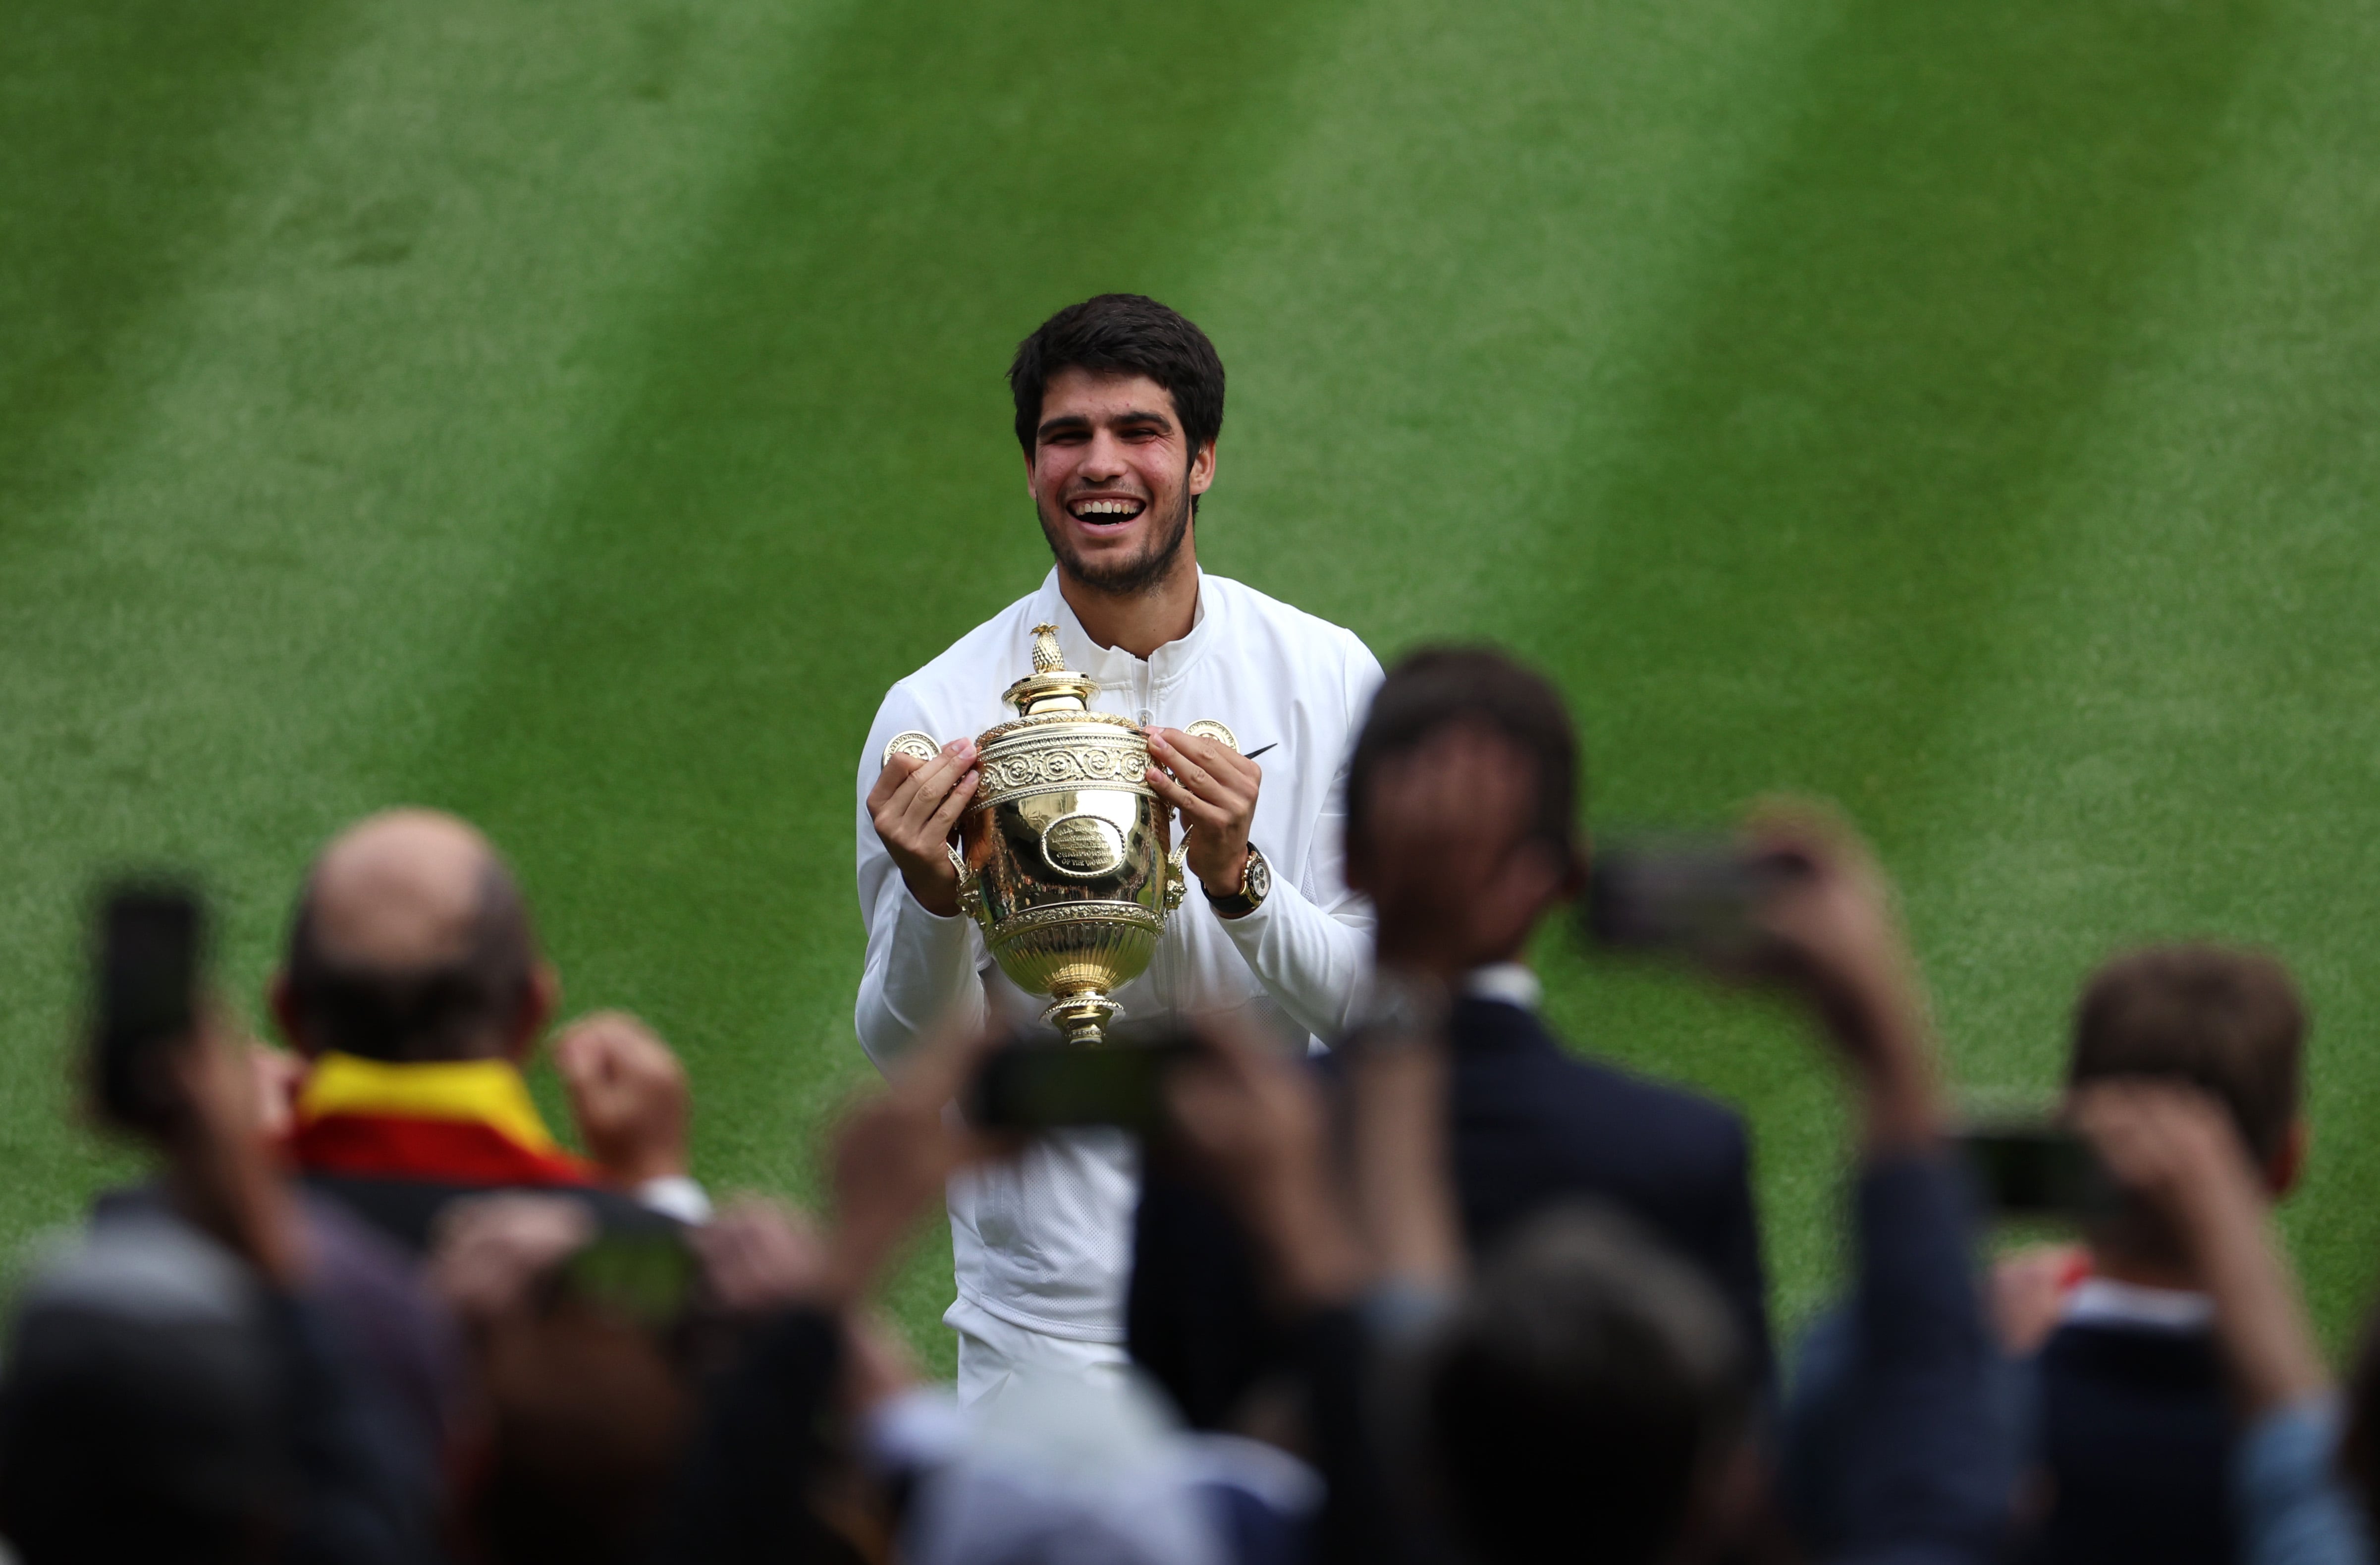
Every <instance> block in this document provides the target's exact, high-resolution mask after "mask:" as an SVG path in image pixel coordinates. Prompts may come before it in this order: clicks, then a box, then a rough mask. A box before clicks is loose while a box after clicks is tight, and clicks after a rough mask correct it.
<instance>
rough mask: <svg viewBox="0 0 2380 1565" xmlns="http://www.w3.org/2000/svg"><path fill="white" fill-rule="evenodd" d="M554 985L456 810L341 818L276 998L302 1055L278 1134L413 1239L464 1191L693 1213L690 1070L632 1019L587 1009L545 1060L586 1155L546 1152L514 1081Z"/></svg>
mask: <svg viewBox="0 0 2380 1565" xmlns="http://www.w3.org/2000/svg"><path fill="white" fill-rule="evenodd" d="M556 993H557V984H556V982H555V979H554V976H553V970H552V969H551V968H549V967H547V966H546V965H545V964H544V962H543V961H542V960H540V958H539V956H538V952H537V943H536V937H535V935H533V933H532V932H531V930H530V927H529V920H528V910H527V908H526V907H525V906H524V904H523V902H522V900H521V896H520V891H519V888H518V886H516V885H515V883H514V881H513V877H512V875H511V873H510V872H509V871H507V870H506V869H505V867H504V863H503V862H502V861H501V860H499V859H498V858H497V857H496V855H495V853H494V851H493V850H492V849H491V848H490V847H489V846H488V844H487V842H486V840H485V839H484V838H481V837H480V835H479V833H477V832H475V831H473V830H472V829H471V828H470V827H469V826H468V825H464V824H463V823H462V822H460V821H458V820H455V819H454V818H453V817H451V816H448V815H442V814H438V813H433V812H430V811H423V810H400V811H393V812H390V813H386V814H382V815H376V816H373V817H372V818H370V819H369V820H367V821H364V822H363V823H361V824H360V825H357V826H355V827H353V828H351V829H350V830H348V831H347V832H346V833H345V834H344V835H342V836H341V837H339V838H337V839H336V840H334V842H332V844H331V845H330V846H329V847H328V848H327V849H325V850H323V852H322V857H321V858H320V859H319V860H318V861H316V862H315V864H314V867H313V869H312V871H311V873H310V874H309V875H308V877H307V883H306V888H305V892H304V895H303V896H302V897H301V898H300V899H299V901H298V905H297V913H296V916H295V918H294V919H293V920H292V923H291V926H290V934H289V952H288V959H287V962H286V965H285V968H284V970H283V971H282V972H280V973H279V974H277V975H276V976H275V978H274V980H273V991H272V1001H273V1013H274V1015H275V1017H276V1018H277V1019H278V1021H280V1024H281V1028H282V1031H283V1033H285V1035H286V1036H287V1037H288V1039H289V1041H290V1043H291V1044H292V1045H294V1046H295V1047H296V1048H297V1052H298V1053H299V1054H300V1055H302V1056H304V1057H306V1058H307V1059H308V1060H309V1061H310V1069H309V1070H307V1071H306V1073H305V1075H304V1077H303V1080H302V1084H301V1085H299V1086H298V1088H297V1098H296V1101H295V1104H294V1106H293V1107H292V1110H291V1128H290V1138H289V1144H290V1146H291V1148H292V1150H293V1151H294V1153H295V1155H296V1156H297V1161H298V1164H299V1166H300V1168H302V1169H303V1170H304V1172H305V1174H306V1177H307V1180H308V1181H309V1182H310V1184H311V1185H312V1186H313V1187H314V1188H316V1189H318V1190H321V1191H323V1192H327V1193H329V1194H331V1195H333V1196H335V1197H336V1198H337V1199H339V1200H340V1201H342V1202H345V1203H346V1204H348V1205H350V1206H351V1207H353V1208H354V1209H355V1210H356V1211H358V1213H360V1214H361V1215H362V1216H364V1217H367V1218H368V1219H370V1221H372V1222H373V1223H375V1224H377V1225H379V1226H380V1227H381V1228H382V1229H385V1230H386V1231H387V1232H389V1233H390V1234H392V1235H394V1236H395V1237H396V1238H397V1239H398V1240H400V1241H403V1242H404V1243H406V1244H407V1245H408V1246H410V1247H411V1248H413V1249H415V1250H417V1251H419V1250H420V1249H421V1248H422V1247H423V1246H424V1245H426V1244H427V1242H428V1241H429V1236H430V1232H431V1226H432V1224H433V1223H434V1221H435V1220H436V1217H437V1216H438V1214H439V1212H440V1211H441V1210H442V1209H443V1207H444V1206H445V1204H447V1203H448V1202H449V1201H451V1200H452V1199H453V1198H454V1197H455V1196H456V1195H457V1194H460V1193H466V1192H478V1191H487V1190H500V1189H515V1188H530V1189H537V1188H544V1189H552V1190H557V1191H561V1192H567V1194H568V1196H569V1198H570V1199H572V1200H574V1201H577V1202H579V1203H581V1204H584V1205H586V1206H587V1207H588V1208H589V1211H590V1212H591V1213H592V1214H593V1215H594V1216H595V1217H596V1218H597V1219H598V1221H599V1222H600V1223H601V1225H602V1226H604V1227H606V1228H610V1229H652V1228H654V1227H656V1226H660V1225H662V1223H663V1222H664V1220H665V1219H663V1218H662V1217H657V1216H656V1215H655V1214H656V1213H657V1212H661V1213H667V1214H668V1215H669V1216H671V1217H678V1218H691V1219H697V1220H698V1219H699V1218H700V1217H703V1216H705V1215H707V1212H708V1203H707V1202H706V1201H704V1199H703V1197H702V1193H701V1192H700V1190H699V1188H698V1187H696V1186H694V1184H693V1183H692V1181H691V1180H689V1179H688V1178H687V1177H686V1118H687V1103H688V1097H687V1092H686V1077H685V1072H684V1071H683V1070H681V1069H680V1068H679V1066H678V1063H677V1061H676V1059H675V1058H674V1057H673V1056H672V1055H671V1054H670V1052H669V1050H668V1048H667V1047H666V1046H665V1045H662V1043H661V1041H660V1040H659V1039H657V1038H655V1037H653V1036H652V1035H651V1034H650V1033H649V1032H647V1031H646V1030H645V1029H644V1028H643V1027H642V1026H641V1025H639V1024H638V1023H637V1022H636V1021H634V1019H632V1018H628V1017H625V1016H620V1015H616V1014H606V1015H601V1016H596V1017H591V1018H589V1019H588V1020H587V1021H582V1022H580V1023H578V1024H577V1026H576V1027H574V1028H572V1029H570V1030H569V1031H567V1032H566V1033H565V1034H564V1035H563V1036H562V1038H560V1039H559V1040H558V1041H557V1042H556V1043H555V1045H554V1051H553V1052H554V1062H555V1065H556V1067H557V1068H558V1069H559V1070H561V1072H562V1075H563V1080H564V1082H565V1086H566V1087H567V1089H568V1091H569V1093H570V1097H571V1105H572V1108H573V1111H574V1113H575V1114H576V1116H577V1119H578V1121H579V1128H580V1131H581V1132H582V1134H583V1136H584V1137H585V1139H586V1142H587V1144H588V1148H589V1152H590V1153H591V1154H592V1155H593V1158H594V1161H593V1162H592V1163H589V1162H586V1161H582V1160H581V1159H579V1158H577V1157H574V1156H572V1155H569V1154H567V1153H565V1151H563V1150H562V1148H561V1147H560V1146H559V1145H557V1144H556V1143H555V1142H554V1139H553V1135H552V1133H551V1132H550V1131H548V1130H547V1129H546V1127H545V1123H544V1121H543V1120H542V1119H540V1117H539V1115H538V1111H537V1107H536V1106H535V1104H534V1103H532V1102H531V1101H530V1098H529V1095H528V1085H527V1083H526V1082H523V1081H522V1079H521V1075H520V1069H519V1067H520V1062H521V1061H522V1060H523V1059H525V1058H527V1057H528V1053H529V1051H530V1050H531V1049H532V1048H534V1047H535V1045H536V1043H537V1040H538V1037H539V1035H540V1033H542V1031H543V1030H544V1027H545V1024H546V1022H547V1021H548V1019H549V1018H550V1017H551V1016H552V1015H553V1007H554V1001H555V996H556Z"/></svg>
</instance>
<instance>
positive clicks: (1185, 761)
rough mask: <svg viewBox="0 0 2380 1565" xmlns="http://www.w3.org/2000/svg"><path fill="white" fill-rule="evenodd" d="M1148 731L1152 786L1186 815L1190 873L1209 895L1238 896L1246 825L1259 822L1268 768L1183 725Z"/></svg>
mask: <svg viewBox="0 0 2380 1565" xmlns="http://www.w3.org/2000/svg"><path fill="white" fill-rule="evenodd" d="M1146 732H1147V735H1148V758H1149V767H1148V776H1147V782H1148V786H1149V788H1150V789H1151V790H1152V791H1154V792H1155V793H1156V795H1157V797H1158V798H1160V799H1162V800H1163V801H1165V802H1167V803H1168V804H1171V805H1172V806H1173V808H1174V810H1175V811H1176V813H1179V814H1180V815H1181V817H1182V828H1183V830H1184V831H1185V832H1187V833H1188V834H1189V835H1188V836H1187V838H1184V854H1183V857H1184V861H1185V862H1187V863H1188V864H1189V866H1190V873H1191V874H1195V875H1196V876H1197V877H1198V884H1199V885H1201V886H1205V887H1206V888H1207V894H1208V896H1210V897H1233V896H1237V895H1238V894H1239V891H1240V887H1241V886H1242V885H1243V884H1244V883H1245V879H1246V875H1247V868H1248V827H1249V825H1251V823H1253V822H1254V821H1255V820H1256V815H1257V789H1258V788H1259V787H1260V786H1261V785H1262V784H1263V782H1264V768H1263V767H1261V766H1259V765H1257V764H1256V763H1255V762H1253V761H1251V760H1249V759H1247V758H1246V757H1245V756H1244V755H1242V754H1241V753H1240V752H1238V751H1235V750H1233V749H1232V748H1231V747H1230V746H1229V745H1225V744H1221V743H1219V742H1217V741H1216V740H1210V739H1200V738H1199V737H1198V736H1197V735H1196V734H1185V733H1184V732H1183V731H1182V730H1181V729H1179V728H1149V729H1147V730H1146ZM1194 827H1195V828H1196V829H1193V828H1194Z"/></svg>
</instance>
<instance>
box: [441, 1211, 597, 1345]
mask: <svg viewBox="0 0 2380 1565" xmlns="http://www.w3.org/2000/svg"><path fill="white" fill-rule="evenodd" d="M594 1237H595V1219H594V1217H592V1216H590V1215H589V1212H588V1210H587V1208H586V1207H585V1206H583V1205H581V1204H579V1203H577V1202H576V1201H570V1200H565V1198H563V1197H561V1196H556V1195H521V1194H512V1193H506V1194H499V1195H476V1196H470V1197H468V1198H466V1199H464V1200H460V1201H456V1202H454V1203H453V1204H450V1205H448V1206H447V1208H446V1210H445V1211H444V1212H443V1213H442V1214H441V1215H440V1217H439V1220H438V1231H437V1232H436V1233H434V1234H433V1235H431V1248H430V1257H429V1260H428V1262H427V1264H426V1265H425V1268H424V1273H423V1275H424V1278H425V1279H426V1280H427V1281H428V1282H429V1285H430V1290H431V1292H432V1293H435V1294H436V1295H437V1296H438V1297H439V1298H441V1299H443V1300H444V1301H445V1302H446V1303H447V1305H448V1306H449V1307H450V1308H452V1309H453V1310H454V1312H455V1315H456V1317H457V1318H458V1319H460V1320H462V1321H463V1322H464V1324H466V1325H468V1326H474V1327H487V1326H491V1325H492V1324H494V1323H495V1322H497V1321H499V1320H502V1319H504V1318H505V1317H507V1316H511V1315H515V1314H520V1313H522V1312H524V1311H526V1310H527V1309H528V1303H529V1299H530V1296H531V1293H532V1290H534V1288H535V1287H536V1285H537V1282H538V1279H539V1278H542V1277H544V1276H545V1275H546V1274H547V1273H548V1272H550V1271H552V1270H553V1268H554V1267H555V1266H558V1265H561V1264H562V1263H563V1261H564V1260H565V1259H566V1258H568V1257H569V1256H571V1255H573V1254H575V1253H577V1252H578V1251H579V1250H580V1249H581V1248H583V1247H584V1246H585V1245H586V1244H587V1242H588V1241H589V1240H592V1239H593V1238H594Z"/></svg>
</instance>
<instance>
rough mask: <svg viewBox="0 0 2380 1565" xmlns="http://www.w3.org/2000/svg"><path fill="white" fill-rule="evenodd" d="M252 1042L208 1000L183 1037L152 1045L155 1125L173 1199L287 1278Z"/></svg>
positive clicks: (294, 1237)
mask: <svg viewBox="0 0 2380 1565" xmlns="http://www.w3.org/2000/svg"><path fill="white" fill-rule="evenodd" d="M255 1049H256V1045H255V1043H254V1041H253V1040H251V1039H250V1038H249V1037H248V1035H247V1034H246V1033H245V1032H244V1031H242V1030H241V1029H239V1028H237V1026H235V1025H234V1024H233V1023H232V1022H231V1021H230V1020H229V1019H228V1018H227V1017H225V1015H224V1014H223V1012H222V1011H221V1010H220V1009H218V1008H216V1007H214V1006H212V1005H208V1006H203V1007H201V1008H200V1019H199V1023H198V1025H197V1027H196V1028H194V1029H193V1030H192V1031H191V1033H189V1035H188V1036H187V1037H186V1038H182V1039H179V1040H176V1041H175V1042H173V1043H170V1044H165V1045H161V1046H160V1048H159V1051H158V1055H157V1064H158V1066H159V1068H160V1070H161V1072H162V1075H163V1078H164V1086H165V1096H166V1098H167V1107H166V1110H165V1113H164V1116H163V1118H162V1119H161V1120H160V1122H159V1124H158V1126H157V1128H156V1130H155V1131H154V1132H153V1133H154V1135H155V1138H156V1143H157V1146H158V1150H159V1151H160V1152H161V1153H162V1154H163V1155H164V1159H165V1183H166V1188H167V1189H168V1191H169V1192H171V1194H172V1196H173V1200H174V1203H175V1204H176V1206H177V1207H178V1208H179V1209H180V1210H181V1212H182V1214H183V1215H184V1216H185V1217H188V1218H189V1219H190V1220H191V1221H192V1222H194V1223H196V1224H197V1225H198V1226H199V1227H200V1228H202V1229H206V1230H207V1231H208V1232H210V1233H212V1234H213V1235H214V1236H215V1237H216V1238H217V1239H219V1240H221V1241H223V1242H224V1243H225V1244H226V1245H228V1246H229V1247H230V1248H231V1249H232V1250H234V1251H236V1252H237V1253H239V1254H241V1255H243V1256H245V1257H247V1259H248V1260H249V1262H250V1263H251V1264H252V1265H255V1267H256V1268H257V1270H258V1271H260V1272H261V1273H262V1274H263V1275H264V1277H265V1278H266V1279H267V1280H268V1281H271V1282H273V1283H274V1284H276V1285H279V1286H283V1287H286V1286H289V1285H291V1284H293V1283H295V1282H296V1281H297V1278H298V1276H299V1273H300V1271H301V1269H302V1267H303V1264H304V1255H303V1241H302V1238H301V1234H300V1229H299V1224H298V1220H297V1206H296V1204H295V1202H294V1201H293V1200H292V1199H291V1197H290V1193H289V1189H288V1181H287V1180H286V1179H285V1177H284V1175H283V1173H282V1171H281V1168H280V1165H279V1163H278V1161H277V1156H278V1155H277V1153H276V1151H275V1149H274V1148H273V1145H272V1144H271V1143H269V1142H268V1141H267V1139H266V1137H265V1135H264V1133H263V1131H262V1130H261V1127H260V1125H259V1122H258V1121H259V1118H260V1110H261V1105H260V1104H259V1102H258V1098H259V1092H258V1086H257V1076H256V1070H255V1067H254V1064H253V1053H254V1051H255Z"/></svg>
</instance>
